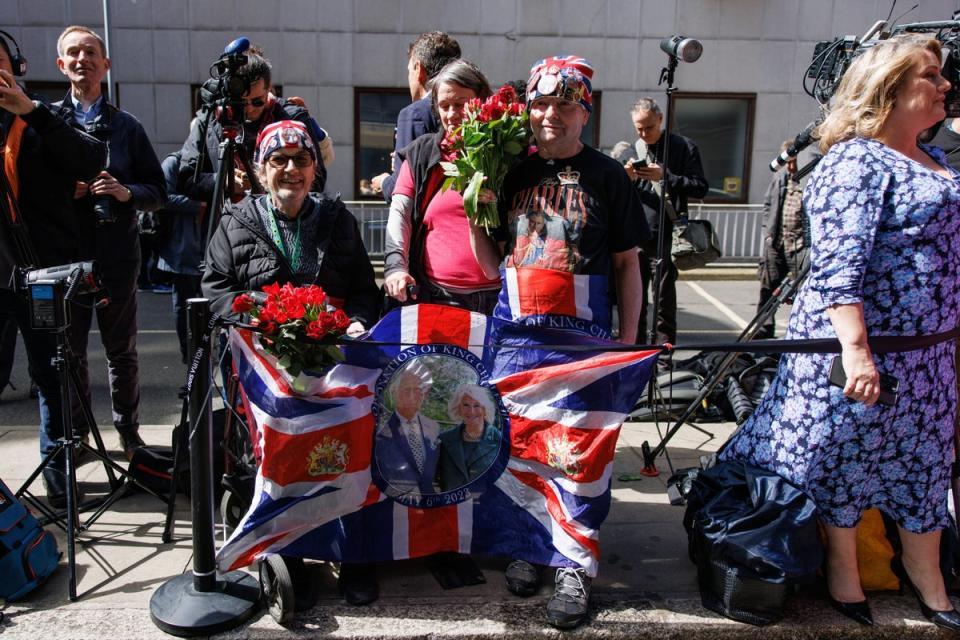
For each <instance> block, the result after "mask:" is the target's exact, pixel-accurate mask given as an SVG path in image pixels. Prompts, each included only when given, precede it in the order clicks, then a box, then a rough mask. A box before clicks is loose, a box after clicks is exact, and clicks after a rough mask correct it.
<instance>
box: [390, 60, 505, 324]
mask: <svg viewBox="0 0 960 640" xmlns="http://www.w3.org/2000/svg"><path fill="white" fill-rule="evenodd" d="M490 94H491V91H490V85H489V83H488V82H487V79H486V78H485V77H484V75H483V73H481V72H480V70H479V69H478V68H477V67H476V66H475V65H473V64H471V63H470V62H467V61H465V60H456V61H454V62H451V63H450V64H448V65H447V66H445V67H444V68H443V69H442V70H441V71H440V73H439V74H437V76H436V78H435V79H434V82H433V88H432V90H431V97H432V100H433V108H434V110H435V111H436V112H437V115H438V116H439V120H440V127H441V128H440V131H438V132H437V133H431V134H426V135H423V136H421V137H419V138H417V139H416V140H414V141H413V142H412V143H411V144H410V145H409V146H408V147H407V148H406V149H403V150H402V151H401V152H400V154H401V156H402V157H403V158H404V161H403V164H402V165H401V167H400V173H399V175H398V177H397V183H396V186H395V187H394V190H393V198H392V200H391V202H390V218H389V220H388V222H387V239H386V255H385V256H384V275H385V283H384V286H385V288H386V291H387V294H388V295H390V296H391V297H393V298H395V299H396V300H398V301H400V302H408V301H410V300H412V301H415V302H432V303H434V304H446V305H451V306H455V307H462V308H465V309H470V310H471V311H478V312H480V313H486V314H490V313H491V312H492V311H493V307H494V306H495V305H496V302H497V294H498V292H499V291H500V279H499V277H498V278H496V279H493V280H491V279H490V278H489V277H487V276H486V275H484V273H483V270H482V269H481V268H480V265H479V264H478V263H477V259H476V258H475V257H474V253H473V251H472V250H471V249H470V223H469V221H468V220H467V217H466V213H465V212H464V210H463V196H462V195H461V194H460V193H459V192H457V191H454V190H453V189H449V190H447V191H441V189H440V186H441V185H442V184H443V181H444V175H443V168H442V167H441V166H440V161H441V160H443V161H452V160H453V159H454V157H455V155H456V152H455V151H454V149H453V143H452V138H453V136H454V134H455V133H456V131H457V128H458V127H459V126H460V123H461V121H462V120H463V117H464V106H465V105H466V104H467V102H468V101H469V100H471V99H473V98H480V99H481V100H482V99H486V98H487V97H489V96H490ZM482 197H485V198H492V197H493V194H492V193H491V192H489V191H486V190H485V191H484V192H483V193H482Z"/></svg>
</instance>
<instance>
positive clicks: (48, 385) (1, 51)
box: [0, 38, 107, 508]
mask: <svg viewBox="0 0 960 640" xmlns="http://www.w3.org/2000/svg"><path fill="white" fill-rule="evenodd" d="M13 57H14V56H12V55H11V51H10V46H9V44H8V43H7V41H6V40H4V39H3V38H0V144H2V147H3V152H4V153H3V160H4V162H3V183H2V185H3V186H2V188H0V197H3V198H6V199H7V202H6V203H5V204H7V206H5V207H3V209H4V210H9V211H13V212H14V214H15V215H16V213H17V212H19V216H20V217H21V221H22V223H23V224H25V225H26V226H27V229H26V230H27V231H28V232H29V240H30V244H32V245H33V247H34V250H35V251H36V254H37V258H38V261H37V264H32V265H31V264H29V263H28V257H27V256H24V255H20V251H19V250H18V249H17V248H16V247H15V245H14V242H13V238H12V234H13V231H12V226H11V224H10V223H11V221H10V220H9V219H7V220H4V221H3V223H2V224H0V308H2V309H5V310H8V311H12V312H13V313H15V315H16V319H17V323H18V325H19V327H20V331H21V333H22V334H23V341H24V344H25V345H26V351H27V362H28V364H29V368H30V375H31V377H32V378H33V380H34V381H35V382H36V383H37V387H38V388H39V391H40V396H39V397H40V453H41V457H42V456H44V455H46V453H48V452H49V451H51V450H52V449H53V447H54V446H55V444H56V440H57V439H58V438H60V437H62V436H63V422H62V420H61V410H60V405H61V398H60V386H59V380H58V377H57V371H56V369H55V368H54V366H53V363H52V358H53V357H54V356H55V355H56V348H57V344H56V336H55V334H53V333H51V332H38V331H34V330H33V329H31V326H30V313H29V309H28V306H27V303H26V299H25V298H24V297H23V296H22V295H18V294H17V293H15V292H14V286H15V279H16V268H17V267H28V266H32V267H50V266H57V265H61V264H68V263H70V262H75V261H77V260H79V259H80V258H81V253H80V233H79V228H78V225H77V216H76V212H75V210H74V201H73V192H74V185H75V184H76V181H78V180H92V179H93V178H94V177H95V176H96V175H97V174H98V173H99V172H100V170H101V169H103V167H104V164H105V163H106V155H107V150H106V146H105V145H104V144H103V143H102V142H99V141H98V140H96V139H95V138H93V137H91V136H88V135H87V134H85V133H83V132H80V131H77V130H76V129H73V128H72V127H71V126H70V125H69V124H67V123H66V122H64V121H63V120H61V119H60V118H58V117H57V116H56V115H54V114H53V113H52V112H51V111H50V110H49V109H48V108H47V107H46V105H44V104H42V103H40V102H39V101H32V100H30V98H29V97H27V95H26V94H25V93H24V92H23V90H22V89H21V88H20V87H19V86H18V85H17V84H16V82H15V80H14V77H13V76H14V74H13V70H14V68H13V65H12V63H11V59H12V58H13ZM18 66H19V65H18ZM20 70H21V69H18V72H19V71H20ZM14 203H15V205H16V206H11V205H13V204H14ZM43 479H44V484H45V485H46V487H47V497H48V499H49V501H50V504H51V506H53V507H55V508H62V507H64V506H65V504H66V486H67V483H66V475H65V473H64V459H63V456H62V455H61V456H59V457H58V458H55V459H54V460H53V461H52V463H51V465H50V466H49V467H48V468H47V469H44V472H43Z"/></svg>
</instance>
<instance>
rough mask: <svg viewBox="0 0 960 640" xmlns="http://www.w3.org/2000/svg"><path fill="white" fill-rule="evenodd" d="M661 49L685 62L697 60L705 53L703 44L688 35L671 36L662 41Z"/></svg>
mask: <svg viewBox="0 0 960 640" xmlns="http://www.w3.org/2000/svg"><path fill="white" fill-rule="evenodd" d="M660 50H661V51H663V52H664V53H665V54H667V55H668V56H670V57H672V58H677V59H679V60H683V61H684V62H696V61H697V60H699V59H700V55H701V54H702V53H703V44H701V43H700V41H699V40H695V39H694V38H688V37H686V36H670V37H669V38H664V39H663V40H661V41H660Z"/></svg>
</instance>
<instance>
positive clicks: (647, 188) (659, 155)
mask: <svg viewBox="0 0 960 640" xmlns="http://www.w3.org/2000/svg"><path fill="white" fill-rule="evenodd" d="M630 118H631V120H632V121H633V126H634V128H635V129H636V131H637V137H638V138H639V139H640V140H643V142H644V143H646V146H647V149H648V157H647V158H638V161H637V162H628V163H626V164H625V165H624V169H625V170H626V172H627V176H629V178H630V180H631V181H633V183H634V185H635V186H636V188H637V191H639V192H640V201H641V203H642V204H643V210H644V213H645V214H646V217H647V225H648V226H649V227H650V233H651V239H650V241H648V242H647V243H646V244H645V245H643V246H642V247H641V248H640V274H641V275H642V276H643V290H642V298H641V299H642V303H641V308H640V324H639V326H638V329H637V341H638V343H639V344H643V343H644V342H646V341H647V302H648V296H647V290H648V289H649V288H650V287H651V281H652V280H653V273H654V269H653V260H654V259H655V258H657V257H659V258H660V259H661V260H663V268H662V270H661V272H660V282H658V283H653V284H652V286H653V287H658V288H659V290H660V304H659V306H658V307H657V317H656V318H654V319H653V322H654V324H655V326H656V331H657V335H656V342H657V343H664V342H669V343H671V344H674V343H676V341H677V267H676V266H675V265H674V264H673V258H672V256H671V255H670V247H671V242H672V239H673V223H674V217H678V216H685V215H687V200H688V199H689V198H702V197H704V196H705V195H707V190H708V188H709V185H708V184H707V178H706V176H705V175H704V174H703V163H702V162H701V161H700V150H699V149H697V145H696V144H695V143H694V142H693V140H690V139H689V138H685V137H683V136H681V135H677V134H675V133H671V134H670V139H669V141H667V140H666V139H665V138H664V135H663V134H664V130H663V128H662V127H663V112H662V111H661V110H660V106H659V105H658V104H657V103H656V102H655V101H654V100H652V99H650V98H641V99H639V100H637V102H636V104H634V105H633V109H631V110H630ZM665 144H669V145H670V151H669V154H668V158H669V163H670V166H668V167H667V168H666V172H667V198H668V199H667V202H668V204H669V205H670V206H668V207H667V218H666V220H664V225H665V228H664V230H663V235H662V238H663V244H662V245H661V246H660V247H657V238H658V237H661V236H659V235H658V234H659V229H660V215H659V214H660V195H659V194H658V193H657V190H658V189H659V185H660V178H661V177H662V176H663V171H664V168H663V166H662V162H663V152H664V146H665ZM671 209H672V211H673V215H671Z"/></svg>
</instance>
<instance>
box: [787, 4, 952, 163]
mask: <svg viewBox="0 0 960 640" xmlns="http://www.w3.org/2000/svg"><path fill="white" fill-rule="evenodd" d="M893 4H894V6H896V2H894V3H893ZM890 15H893V7H891V8H890ZM896 22H897V21H896V20H894V21H893V22H891V20H890V16H887V19H886V20H878V21H877V22H876V23H875V24H874V25H873V26H872V27H870V29H869V30H868V31H867V32H866V33H865V34H864V35H862V36H855V35H848V36H843V37H838V38H834V39H833V40H824V41H822V42H818V43H817V44H816V46H815V47H814V50H813V60H812V61H811V62H810V66H809V67H807V71H806V73H805V74H804V78H803V90H804V91H806V93H807V95H809V96H810V97H812V98H813V99H814V100H816V101H817V103H818V104H819V105H820V106H821V108H823V107H826V106H827V104H828V103H829V102H830V99H831V98H832V97H833V94H834V93H835V92H836V90H837V87H839V86H840V81H841V80H842V79H843V75H844V73H846V71H847V69H848V68H849V67H850V63H851V62H852V61H853V59H854V58H856V57H857V56H858V55H860V54H861V53H863V52H864V51H866V50H867V49H869V48H870V47H872V46H874V45H876V44H878V43H880V42H882V41H884V40H886V39H888V38H891V37H893V36H897V35H902V34H906V33H918V34H929V35H930V36H931V37H933V38H936V39H937V40H938V41H939V42H940V45H941V46H942V48H943V76H944V77H945V78H946V79H947V80H949V81H950V85H951V87H950V90H949V91H948V92H947V96H946V103H945V104H944V108H945V109H946V112H947V117H948V118H957V117H960V11H958V12H954V14H953V16H952V18H951V19H950V20H944V21H941V22H914V23H909V24H902V25H896ZM811 81H812V84H811ZM819 120H820V119H818V120H817V121H815V122H812V123H810V125H808V126H807V127H806V128H805V129H804V130H803V131H801V132H800V133H799V134H797V136H796V138H795V139H794V141H793V143H792V144H791V145H790V146H789V147H788V148H787V149H786V150H784V151H783V153H781V154H780V155H779V156H777V158H776V159H774V160H773V161H772V162H771V163H770V170H771V171H776V170H777V169H779V168H780V167H782V166H783V165H785V164H786V163H787V162H788V161H789V160H790V158H795V157H796V156H797V154H798V153H800V152H801V151H803V149H805V148H806V147H807V146H809V145H810V144H811V143H812V142H813V141H814V140H815V138H814V137H813V131H814V129H815V128H816V126H817V125H818V124H820V122H819Z"/></svg>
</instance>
